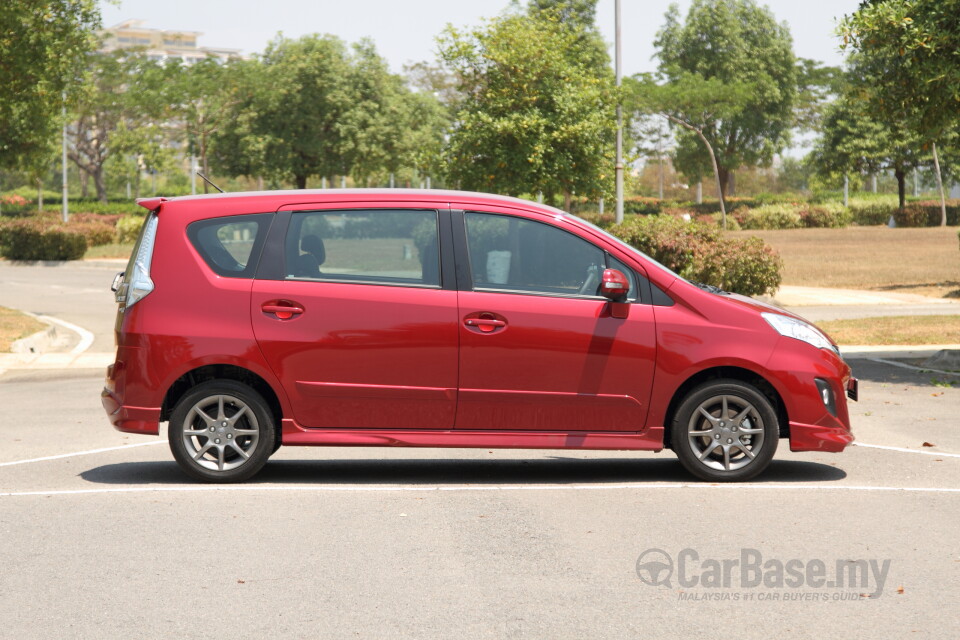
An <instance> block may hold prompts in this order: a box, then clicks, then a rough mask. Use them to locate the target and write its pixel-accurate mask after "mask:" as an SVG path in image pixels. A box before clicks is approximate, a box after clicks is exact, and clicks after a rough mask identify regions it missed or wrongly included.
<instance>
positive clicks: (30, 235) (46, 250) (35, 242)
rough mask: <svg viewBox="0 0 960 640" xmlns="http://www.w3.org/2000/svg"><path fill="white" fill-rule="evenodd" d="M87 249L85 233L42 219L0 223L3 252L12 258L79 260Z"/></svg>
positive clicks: (0, 243)
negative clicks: (47, 222)
mask: <svg viewBox="0 0 960 640" xmlns="http://www.w3.org/2000/svg"><path fill="white" fill-rule="evenodd" d="M86 252H87V239H86V237H85V236H84V234H83V232H81V231H80V230H77V229H75V228H69V227H68V226H63V225H49V224H46V223H44V222H42V221H40V220H35V219H33V220H29V219H27V220H10V221H5V222H2V223H0V255H2V256H3V257H4V258H7V259H9V260H79V259H80V258H82V257H83V254H85V253H86Z"/></svg>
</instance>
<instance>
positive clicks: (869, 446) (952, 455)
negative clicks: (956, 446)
mask: <svg viewBox="0 0 960 640" xmlns="http://www.w3.org/2000/svg"><path fill="white" fill-rule="evenodd" d="M853 444H854V446H857V447H866V448H867V449H883V450H885V451H899V452H901V453H919V454H920V455H922V456H937V457H938V458H960V453H941V452H937V451H920V450H918V449H905V448H903V447H885V446H883V445H880V444H864V443H862V442H854V443H853Z"/></svg>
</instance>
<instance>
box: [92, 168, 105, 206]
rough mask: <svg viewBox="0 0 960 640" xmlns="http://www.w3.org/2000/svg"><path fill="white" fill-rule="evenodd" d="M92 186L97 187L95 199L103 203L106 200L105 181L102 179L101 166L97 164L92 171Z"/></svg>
mask: <svg viewBox="0 0 960 640" xmlns="http://www.w3.org/2000/svg"><path fill="white" fill-rule="evenodd" d="M93 186H94V187H96V189H97V200H99V201H100V202H104V203H105V202H106V201H107V182H106V180H105V179H104V175H103V167H102V166H98V167H97V168H96V169H95V170H94V171H93Z"/></svg>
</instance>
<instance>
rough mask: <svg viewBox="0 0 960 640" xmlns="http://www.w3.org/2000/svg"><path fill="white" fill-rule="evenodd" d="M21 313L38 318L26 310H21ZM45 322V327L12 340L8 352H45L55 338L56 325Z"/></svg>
mask: <svg viewBox="0 0 960 640" xmlns="http://www.w3.org/2000/svg"><path fill="white" fill-rule="evenodd" d="M21 313H23V314H24V315H28V316H30V317H31V318H34V319H36V320H39V318H37V316H36V315H34V314H32V313H29V312H26V311H21ZM40 322H43V320H40ZM46 324H47V328H46V329H41V330H40V331H37V332H36V333H33V334H30V335H29V336H27V337H26V338H20V339H19V340H14V341H13V344H11V345H10V353H17V354H40V353H44V352H46V351H47V349H49V348H50V344H51V343H52V342H54V341H55V340H56V339H57V325H55V324H50V323H49V322H48V323H46Z"/></svg>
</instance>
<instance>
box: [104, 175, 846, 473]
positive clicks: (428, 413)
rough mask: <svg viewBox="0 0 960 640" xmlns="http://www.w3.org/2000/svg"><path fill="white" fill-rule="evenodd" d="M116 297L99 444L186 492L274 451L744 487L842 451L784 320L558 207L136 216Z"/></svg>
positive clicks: (216, 201)
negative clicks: (669, 461)
mask: <svg viewBox="0 0 960 640" xmlns="http://www.w3.org/2000/svg"><path fill="white" fill-rule="evenodd" d="M139 203H140V205H142V206H143V207H145V208H147V209H148V210H149V211H150V213H149V215H148V216H147V219H146V222H145V224H144V226H143V230H142V231H141V234H140V238H139V240H138V241H137V245H136V247H135V249H134V252H133V256H132V257H131V259H130V263H129V265H128V266H127V270H126V272H125V273H123V274H119V275H118V277H117V280H116V281H115V283H114V290H115V291H116V292H117V301H118V302H119V311H118V313H117V323H116V338H117V356H116V362H115V363H114V364H113V365H111V366H110V367H109V368H108V370H107V380H106V388H105V389H104V391H103V406H104V408H105V409H106V412H107V415H108V416H109V418H110V421H111V422H112V423H113V425H114V427H116V428H117V429H119V430H120V431H125V432H129V433H143V434H152V435H157V434H158V433H159V425H160V423H161V422H168V423H169V426H168V437H169V441H170V448H171V450H172V452H173V455H174V457H175V458H176V460H177V462H178V463H179V464H180V466H181V467H182V468H183V470H184V471H185V472H186V473H187V474H189V475H190V476H193V477H194V478H198V479H200V480H206V481H213V482H232V481H239V480H245V479H247V478H250V477H251V476H253V475H254V474H255V473H256V472H257V471H259V470H260V469H261V468H262V467H263V465H264V464H265V463H266V461H267V458H269V457H270V455H271V454H272V453H273V452H274V451H276V450H277V448H278V447H280V446H281V445H327V446H334V445H337V446H343V445H347V446H409V447H483V448H495V447H501V448H522V449H527V448H529V449H620V450H651V451H659V450H661V449H663V448H669V449H673V450H674V451H675V452H676V454H677V456H678V457H679V459H680V462H681V463H682V464H683V466H684V467H686V468H687V469H688V470H689V471H690V472H691V473H693V474H694V475H695V476H697V477H699V478H701V479H704V480H711V481H724V480H745V479H748V478H751V477H753V476H755V475H756V474H758V473H760V472H761V471H763V470H764V469H765V468H766V467H767V465H768V464H769V463H770V460H771V459H772V458H773V455H774V452H775V451H776V448H777V444H778V441H779V440H780V439H781V438H786V439H789V441H790V448H791V450H793V451H841V450H842V449H843V448H844V447H845V446H846V445H847V444H849V443H850V442H852V441H853V435H852V434H851V432H850V418H849V415H848V413H847V403H846V396H847V395H850V396H851V397H852V398H854V399H856V393H857V381H856V379H854V378H852V377H851V375H850V368H849V367H848V366H847V364H846V363H845V362H844V360H843V358H841V356H840V353H839V350H838V349H837V347H836V345H835V344H833V343H832V342H831V341H830V339H829V338H828V337H827V336H825V335H824V334H823V333H822V332H821V331H819V330H818V329H817V328H816V327H814V326H812V325H811V324H809V323H808V322H806V321H805V320H803V319H801V318H799V317H797V316H795V315H792V314H790V313H787V312H785V311H783V310H782V309H777V308H774V307H770V306H766V305H764V304H761V303H759V302H757V301H754V300H752V299H750V298H746V297H742V296H738V295H732V294H728V293H725V292H722V291H720V290H718V289H715V288H713V287H709V286H703V285H697V284H694V283H691V282H687V281H686V280H684V279H683V278H680V277H679V276H677V274H675V273H673V272H671V271H670V270H668V269H666V268H665V267H663V266H661V265H660V264H658V263H656V262H655V261H654V260H652V259H650V258H649V257H647V256H646V255H644V254H642V253H640V252H638V251H637V250H635V249H633V248H631V247H630V246H628V245H626V244H624V243H623V242H621V241H619V240H617V239H616V238H614V237H613V236H611V235H609V234H607V233H605V232H604V231H602V230H600V229H598V228H596V227H594V226H592V225H590V224H588V223H586V222H584V221H582V220H580V219H578V218H576V217H574V216H571V215H568V214H566V213H563V212H562V211H559V210H557V209H553V208H551V207H547V206H543V205H538V204H536V203H533V202H527V201H525V200H517V199H513V198H506V197H500V196H493V195H485V194H478V193H466V192H453V191H434V190H396V189H392V190H323V191H306V190H304V191H276V192H263V193H231V194H223V195H210V196H193V197H182V198H171V199H166V198H151V199H147V200H140V201H139Z"/></svg>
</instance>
